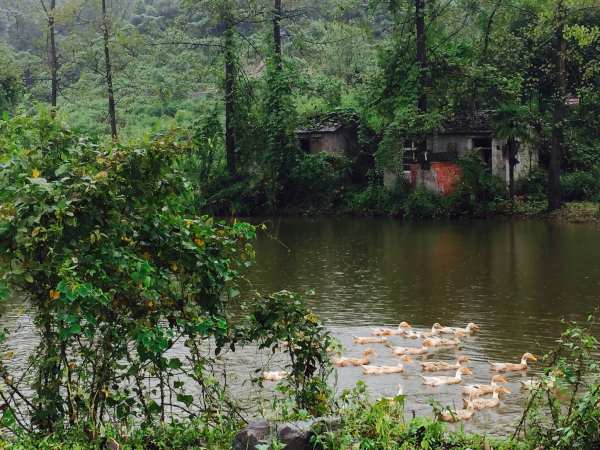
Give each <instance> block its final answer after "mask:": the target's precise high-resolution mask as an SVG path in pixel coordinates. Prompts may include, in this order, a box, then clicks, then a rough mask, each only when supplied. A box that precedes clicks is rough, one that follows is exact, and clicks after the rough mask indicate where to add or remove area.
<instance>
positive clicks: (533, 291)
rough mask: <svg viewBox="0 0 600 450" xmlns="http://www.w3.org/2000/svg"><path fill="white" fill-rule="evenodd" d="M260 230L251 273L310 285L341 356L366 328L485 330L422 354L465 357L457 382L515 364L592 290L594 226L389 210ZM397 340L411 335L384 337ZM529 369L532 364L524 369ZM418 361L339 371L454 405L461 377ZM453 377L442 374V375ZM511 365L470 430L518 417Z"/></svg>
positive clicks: (270, 284)
mask: <svg viewBox="0 0 600 450" xmlns="http://www.w3.org/2000/svg"><path fill="white" fill-rule="evenodd" d="M267 224H268V225H269V234H270V235H268V236H262V237H261V238H260V239H259V241H258V243H257V246H256V249H257V255H258V264H257V266H256V268H255V269H254V270H253V271H252V272H251V274H250V280H251V282H252V283H253V285H254V287H255V288H256V289H259V290H261V291H265V292H270V291H276V290H279V289H292V290H298V291H308V290H314V292H315V295H314V296H312V297H309V302H310V305H311V307H312V308H314V310H315V311H316V312H317V313H318V314H320V316H321V317H322V318H323V319H324V320H325V322H326V323H327V325H328V327H329V328H330V329H331V330H332V332H333V333H334V335H335V336H336V337H338V338H339V339H340V340H341V342H342V343H343V344H344V346H345V349H346V354H348V355H351V356H359V355H360V353H361V352H362V350H364V347H363V346H356V345H353V344H352V337H353V336H368V335H369V333H370V331H371V329H372V328H373V327H378V326H382V325H387V326H394V327H395V326H397V325H398V323H399V322H401V321H408V322H409V323H411V324H412V325H413V326H414V327H416V328H421V329H425V328H430V327H431V325H432V324H433V323H435V322H440V323H442V324H444V325H449V326H464V325H466V324H467V323H468V322H475V323H477V324H479V325H480V326H481V332H480V333H479V334H478V335H477V336H474V337H471V338H468V339H465V340H464V342H463V344H462V346H461V349H460V350H459V351H457V350H445V351H441V352H439V353H437V354H436V355H435V356H432V357H430V359H434V360H436V359H440V360H448V361H449V360H453V359H454V358H455V357H456V356H457V355H459V354H466V355H468V356H469V357H470V358H471V361H472V362H471V364H470V367H471V368H472V369H474V371H475V373H474V376H471V377H465V383H472V382H478V383H479V382H486V383H487V382H489V379H490V371H489V364H488V362H492V361H500V362H518V361H519V360H520V357H521V355H522V354H523V353H525V352H532V353H535V354H538V355H539V354H543V353H544V352H546V351H548V350H549V349H551V348H552V347H553V345H554V343H555V340H556V339H557V338H558V336H559V335H560V333H561V330H562V329H563V325H562V324H561V320H562V319H567V320H584V319H585V318H586V316H587V315H588V314H589V313H590V312H592V311H593V310H594V308H595V307H596V306H597V305H598V304H599V300H600V258H599V256H600V253H599V251H600V228H598V227H596V226H590V225H565V224H560V225H559V224H552V223H547V222H536V221H523V222H511V221H500V222H497V221H486V222H483V221H481V222H464V223H462V222H461V223H447V224H439V223H436V224H432V223H431V224H428V223H420V224H406V223H402V222H398V221H395V220H387V219H348V218H340V219H331V218H319V219H308V218H301V219H298V218H294V219H290V218H285V219H275V220H269V221H267ZM392 340H393V342H394V343H397V344H398V345H406V346H415V345H417V342H415V341H411V340H405V339H402V338H392ZM372 347H373V348H374V349H375V350H376V351H377V352H378V356H377V357H376V358H374V360H373V362H372V363H373V364H386V365H395V364H397V363H398V360H397V359H395V358H394V357H393V356H392V355H391V354H390V352H389V350H388V349H386V348H385V347H384V346H381V345H374V346H372ZM535 373H536V368H535V366H534V367H533V369H532V370H530V371H529V376H531V375H534V374H535ZM420 375H421V371H420V368H419V366H418V364H412V365H406V372H405V374H404V375H387V376H375V377H374V376H363V375H362V372H361V371H360V369H358V368H344V369H340V370H339V381H338V384H339V387H340V388H343V387H350V386H352V385H353V384H354V383H355V382H356V381H358V380H364V381H365V382H366V383H367V385H368V387H369V390H370V392H371V393H372V395H373V397H378V396H381V395H393V394H394V393H395V391H396V387H397V385H398V384H402V385H403V386H404V390H405V392H406V394H407V396H408V403H407V409H408V410H409V411H415V413H416V414H431V407H430V406H429V401H430V399H432V398H433V399H436V400H438V401H440V402H441V403H443V404H445V405H457V406H460V405H461V404H462V401H461V395H460V387H459V386H448V387H443V388H429V387H426V386H424V385H422V384H421V379H420ZM443 375H450V374H443ZM525 377H527V375H525V374H516V375H512V376H511V377H510V380H511V382H510V384H509V386H508V387H509V389H511V390H512V391H513V394H512V395H510V396H507V397H506V398H505V399H504V401H503V403H502V405H501V406H500V407H499V408H498V409H496V410H493V411H484V412H481V413H479V414H477V416H476V417H475V419H474V420H473V421H472V422H470V423H469V425H468V426H467V428H469V429H476V430H478V431H484V432H485V431H487V432H495V433H504V432H508V431H510V430H511V429H512V428H513V427H514V424H515V422H516V421H517V420H518V418H519V417H520V414H521V411H522V408H523V403H524V401H525V397H526V394H525V393H524V392H522V391H521V390H520V384H519V383H518V380H519V379H524V378H525Z"/></svg>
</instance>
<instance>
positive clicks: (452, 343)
mask: <svg viewBox="0 0 600 450" xmlns="http://www.w3.org/2000/svg"><path fill="white" fill-rule="evenodd" d="M459 344H460V341H459V340H458V339H444V338H438V337H429V338H427V339H423V347H457V346H458V345H459Z"/></svg>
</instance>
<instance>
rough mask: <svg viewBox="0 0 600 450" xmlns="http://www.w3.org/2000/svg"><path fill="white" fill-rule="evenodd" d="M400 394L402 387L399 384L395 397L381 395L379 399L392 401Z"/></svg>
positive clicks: (402, 391) (401, 393)
mask: <svg viewBox="0 0 600 450" xmlns="http://www.w3.org/2000/svg"><path fill="white" fill-rule="evenodd" d="M401 395H404V387H402V385H401V384H399V385H398V391H397V392H396V396H395V397H381V399H383V400H387V401H388V402H393V401H395V400H396V397H399V396H401Z"/></svg>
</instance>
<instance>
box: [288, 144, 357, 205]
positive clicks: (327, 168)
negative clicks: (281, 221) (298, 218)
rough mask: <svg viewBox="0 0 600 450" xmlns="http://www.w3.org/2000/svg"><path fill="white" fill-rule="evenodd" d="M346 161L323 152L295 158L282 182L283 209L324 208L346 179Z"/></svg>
mask: <svg viewBox="0 0 600 450" xmlns="http://www.w3.org/2000/svg"><path fill="white" fill-rule="evenodd" d="M349 171H350V162H349V161H348V160H347V159H346V158H344V157H341V156H334V155H330V154H327V153H318V154H310V153H302V154H300V155H298V158H297V160H296V163H295V164H294V166H293V167H292V169H291V171H290V175H289V180H288V182H287V183H286V192H285V206H287V207H303V208H318V209H327V208H329V207H331V206H332V205H333V204H334V203H335V202H336V201H337V200H339V198H340V194H341V193H342V192H343V189H344V185H345V184H346V182H347V181H348V180H349V174H350V172H349Z"/></svg>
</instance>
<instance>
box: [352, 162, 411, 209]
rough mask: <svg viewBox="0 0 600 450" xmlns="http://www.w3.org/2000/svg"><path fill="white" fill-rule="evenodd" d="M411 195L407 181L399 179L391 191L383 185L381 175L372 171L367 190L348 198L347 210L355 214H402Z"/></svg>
mask: <svg viewBox="0 0 600 450" xmlns="http://www.w3.org/2000/svg"><path fill="white" fill-rule="evenodd" d="M409 193H410V185H409V183H408V181H407V180H406V179H404V178H399V179H398V181H397V183H396V185H395V186H394V188H393V189H391V190H390V189H387V188H386V187H385V186H384V185H383V181H382V176H381V174H379V173H373V171H371V172H370V175H369V184H368V185H367V187H366V189H361V190H359V191H356V192H353V193H350V194H349V195H348V196H347V198H346V210H347V211H348V212H351V213H353V214H364V215H374V216H377V215H389V214H392V215H397V214H399V213H401V212H402V205H403V203H404V201H405V200H406V198H407V196H408V195H409Z"/></svg>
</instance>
